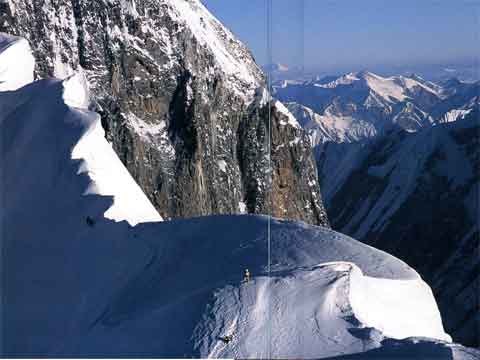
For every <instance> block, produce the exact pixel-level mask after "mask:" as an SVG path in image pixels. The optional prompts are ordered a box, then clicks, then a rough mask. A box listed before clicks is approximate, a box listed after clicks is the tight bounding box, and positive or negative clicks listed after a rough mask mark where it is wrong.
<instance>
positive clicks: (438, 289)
mask: <svg viewBox="0 0 480 360" xmlns="http://www.w3.org/2000/svg"><path fill="white" fill-rule="evenodd" d="M478 115H479V112H478V110H477V111H472V112H470V113H469V114H468V116H466V117H465V118H464V119H462V120H458V121H456V122H452V123H448V124H439V125H437V126H434V127H431V128H428V129H425V130H422V131H420V132H418V133H413V134H412V133H410V134H409V133H405V132H392V133H390V134H388V135H385V136H382V137H378V138H375V139H374V140H371V141H370V142H367V143H353V144H345V143H344V144H335V143H330V144H328V146H327V147H326V149H325V150H324V152H323V154H322V155H321V156H320V163H319V167H320V168H322V169H323V172H322V173H321V177H322V182H321V185H322V189H324V193H323V195H324V199H325V201H326V204H327V211H328V214H329V217H330V220H331V222H332V226H333V228H334V229H336V230H338V231H342V232H344V233H346V234H349V235H351V236H353V237H355V238H357V239H361V240H362V241H364V242H366V243H368V244H371V245H374V246H376V247H378V248H381V249H383V250H385V251H388V252H390V253H392V254H395V255H396V256H398V257H400V258H401V259H404V260H405V261H407V262H408V263H409V264H410V265H412V266H414V267H415V268H416V269H418V270H419V271H420V273H421V274H422V276H424V278H425V279H426V281H427V282H428V283H429V284H431V286H432V287H433V290H434V293H435V294H436V296H437V299H438V301H439V305H440V310H441V311H442V314H443V317H444V321H445V325H446V327H447V329H448V331H449V332H450V333H451V334H452V335H453V336H454V338H455V339H457V340H458V341H461V342H462V343H465V344H469V345H472V346H478V336H479V333H478V328H477V324H478V321H479V320H480V319H479V318H478V312H476V310H474V309H475V307H476V306H477V304H478V286H479V283H478V281H479V280H478V266H480V260H479V258H478V256H475V254H476V253H477V252H478V249H479V240H478V239H479V236H480V226H479V222H478V189H479V186H480V178H479V175H478V174H479V167H478V165H479V164H478V158H479V143H478V134H479V126H478ZM338 154H340V155H338ZM338 158H341V161H340V162H338V161H337V160H335V159H338ZM412 249H415V250H414V251H412Z"/></svg>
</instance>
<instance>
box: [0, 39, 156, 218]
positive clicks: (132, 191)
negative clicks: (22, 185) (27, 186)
mask: <svg viewBox="0 0 480 360" xmlns="http://www.w3.org/2000/svg"><path fill="white" fill-rule="evenodd" d="M5 43H7V44H10V46H4V47H3V49H5V50H4V51H3V52H1V53H0V67H1V66H5V68H6V70H7V72H8V74H9V75H11V74H13V76H12V77H11V78H10V81H9V82H8V85H9V87H15V86H19V85H21V86H23V85H25V84H24V82H25V81H26V80H29V78H28V77H25V76H23V75H22V74H30V73H32V74H33V69H34V62H33V61H30V60H33V57H31V53H30V48H29V46H28V43H27V42H26V41H25V40H18V39H16V38H13V39H12V38H10V37H8V36H6V35H1V36H0V44H5ZM11 49H14V52H13V53H12V52H11V51H10V50H11ZM0 51H1V48H0ZM5 54H6V55H5ZM12 54H13V55H16V58H15V61H12V60H11V55H12ZM24 58H27V59H28V62H24V61H21V59H24ZM4 59H5V61H3V60H4ZM19 59H20V60H19ZM27 65H28V66H29V67H26V66H27ZM16 74H20V75H19V78H20V80H17V76H16ZM26 88H27V89H26V90H24V91H23V89H20V90H18V91H17V92H5V93H3V95H2V99H1V100H2V101H1V103H0V108H2V109H8V111H6V110H4V111H3V112H2V114H0V120H1V121H0V123H2V125H4V126H6V127H7V129H8V128H9V127H11V126H13V123H14V122H19V123H21V124H23V126H25V127H27V128H33V129H34V131H32V133H31V134H24V133H22V132H18V133H16V132H15V133H11V134H10V136H12V137H14V138H16V139H17V141H18V142H19V143H20V144H21V143H23V142H26V144H28V143H29V141H30V142H32V143H35V144H36V141H37V140H36V139H43V138H49V137H50V136H51V134H58V136H59V137H60V139H56V140H55V141H53V142H48V141H45V142H42V144H41V149H37V151H39V152H40V153H41V156H42V157H45V156H48V158H47V159H48V160H49V161H54V159H59V158H61V157H62V156H63V155H64V154H62V151H67V148H65V147H67V146H68V147H71V153H70V156H71V158H70V160H72V161H79V162H80V166H79V168H78V172H77V175H80V176H78V178H77V179H76V180H75V181H77V182H78V183H82V181H83V180H82V176H83V175H86V176H87V177H88V179H89V182H88V185H87V186H86V188H85V190H84V193H83V195H101V196H107V197H111V199H112V204H111V205H110V206H109V207H108V209H107V210H106V212H105V213H104V216H105V217H107V218H109V219H112V220H115V221H123V220H126V221H128V222H129V223H130V224H132V225H135V224H137V223H140V222H150V221H161V220H162V219H161V217H160V215H159V214H158V212H157V211H156V210H155V208H154V207H153V205H152V204H151V203H150V201H149V200H148V199H147V197H146V196H145V195H144V194H143V192H142V190H141V189H140V187H139V186H138V185H137V184H136V183H135V181H134V180H133V178H132V177H131V175H130V174H129V173H128V171H127V169H126V168H125V167H124V166H123V164H122V163H121V162H120V160H119V158H118V157H117V155H116V154H115V152H114V150H113V149H112V147H111V145H110V144H109V143H108V142H107V141H106V140H105V136H104V135H105V134H104V130H103V128H102V126H101V122H100V116H99V115H98V114H96V113H93V112H90V111H88V110H87V107H88V103H89V100H88V99H89V95H88V86H87V82H86V80H85V78H84V77H83V76H82V75H81V74H77V75H74V76H71V77H69V78H67V79H65V80H63V81H55V80H48V81H38V82H35V83H32V84H30V85H28V86H26ZM27 99H28V100H27ZM25 104H28V105H25ZM17 112H19V113H21V114H24V115H23V116H22V117H20V118H18V119H17V118H16V116H17V115H16V113H17ZM25 112H27V113H26V115H25ZM11 114H12V115H11ZM52 114H53V115H52ZM38 124H42V126H38ZM15 131H19V130H18V129H16V130H15ZM62 131H63V132H64V133H65V134H67V136H64V135H62ZM25 136H27V137H25ZM62 137H65V139H63V138H62ZM73 139H75V140H73ZM38 141H40V140H38ZM68 141H74V142H73V143H68ZM13 150H14V149H11V151H13ZM15 151H16V152H17V153H19V154H23V156H25V157H28V158H30V157H34V156H35V150H32V152H31V153H30V152H29V149H28V148H25V149H18V148H17V149H15ZM16 161H19V162H20V163H22V164H23V163H25V162H26V161H27V159H23V160H22V159H16ZM29 161H31V160H29ZM57 161H60V160H57ZM38 162H39V163H41V162H42V160H41V158H39V159H38ZM9 165H10V166H12V168H9ZM16 166H18V165H15V162H12V163H9V162H8V161H7V166H6V169H9V171H11V172H13V173H15V171H16ZM39 171H43V170H39ZM12 176H14V174H12ZM33 180H34V179H33ZM52 181H54V183H55V186H56V187H62V186H66V185H65V184H62V183H61V182H59V183H57V181H59V180H58V179H52ZM95 215H97V214H95Z"/></svg>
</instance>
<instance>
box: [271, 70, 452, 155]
mask: <svg viewBox="0 0 480 360" xmlns="http://www.w3.org/2000/svg"><path fill="white" fill-rule="evenodd" d="M275 94H276V96H278V98H279V99H280V100H282V101H284V102H287V103H289V106H288V107H289V109H290V110H291V111H293V112H294V113H295V114H296V115H297V116H298V117H300V118H305V117H306V118H307V119H309V120H305V121H307V122H308V123H309V126H308V129H309V132H310V133H311V136H312V138H313V139H314V144H315V145H318V144H319V143H323V142H326V141H330V140H329V139H332V138H334V139H335V141H336V142H344V141H347V142H351V141H358V140H362V139H365V138H370V137H372V136H375V135H376V134H378V133H382V132H384V131H386V130H388V129H390V128H391V127H392V126H400V127H401V128H403V129H405V130H407V131H417V130H418V129H421V128H422V127H424V126H429V125H430V124H432V123H433V122H434V119H433V118H432V117H431V116H430V114H429V112H430V111H431V109H432V108H433V107H434V106H435V105H436V104H438V103H439V102H441V101H442V99H443V98H444V95H443V92H442V91H441V89H440V87H439V86H437V85H435V84H433V83H430V82H428V81H425V80H423V79H422V78H420V77H418V76H415V75H412V77H404V76H392V77H389V78H384V77H381V76H379V75H376V74H373V73H371V72H368V71H363V72H358V73H348V74H345V75H343V76H340V77H331V76H328V77H324V78H321V79H315V80H311V81H305V82H294V81H290V82H288V81H285V82H283V83H282V84H280V85H279V86H275ZM304 114H305V115H304ZM312 114H315V116H313V115H312Z"/></svg>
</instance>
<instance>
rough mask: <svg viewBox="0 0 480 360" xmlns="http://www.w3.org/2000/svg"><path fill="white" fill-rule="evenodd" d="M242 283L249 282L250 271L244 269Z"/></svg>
mask: <svg viewBox="0 0 480 360" xmlns="http://www.w3.org/2000/svg"><path fill="white" fill-rule="evenodd" d="M243 281H245V282H249V281H250V271H248V269H245V276H244V277H243Z"/></svg>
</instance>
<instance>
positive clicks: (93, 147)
mask: <svg viewBox="0 0 480 360" xmlns="http://www.w3.org/2000/svg"><path fill="white" fill-rule="evenodd" d="M1 80H2V79H1V78H0V81H1ZM67 81H68V80H67ZM70 85H72V84H68V83H66V82H61V81H57V80H42V81H39V82H36V83H33V84H30V85H28V86H26V87H24V88H22V89H19V90H18V91H15V92H2V93H0V132H1V133H2V135H3V142H2V144H1V155H2V180H3V182H2V190H3V192H2V194H3V198H2V213H1V216H2V228H3V237H2V248H3V254H2V255H3V257H2V272H3V282H2V300H3V303H2V310H3V314H2V315H3V318H2V323H3V324H2V325H3V326H4V328H5V329H8V331H6V332H4V334H3V343H2V352H3V354H4V355H9V356H14V355H16V356H19V355H20V356H39V355H48V356H83V357H87V356H134V357H143V356H155V357H166V358H167V357H209V356H210V357H236V358H239V357H242V358H243V357H268V356H271V357H275V358H325V357H330V356H337V355H342V354H358V353H361V352H365V351H367V353H365V355H366V354H370V353H371V352H372V351H373V352H375V351H376V352H377V353H378V352H380V354H382V353H383V354H385V353H388V354H390V353H392V352H396V353H397V355H398V351H400V354H406V353H407V351H413V352H414V354H419V353H420V351H422V349H423V347H425V346H427V347H428V348H429V351H430V350H431V351H433V352H431V354H433V355H434V356H435V357H434V358H441V359H452V358H458V359H468V358H469V357H467V356H470V354H473V355H472V356H476V355H475V354H478V353H477V352H475V351H474V350H470V349H467V350H468V351H467V350H465V349H464V348H462V347H458V346H456V345H452V344H448V343H446V342H444V341H445V340H446V341H448V340H449V336H448V335H447V334H445V333H444V332H443V328H442V325H441V321H440V317H439V313H438V310H437V307H436V304H435V300H434V299H433V296H432V294H431V292H430V289H429V288H428V286H426V284H425V283H424V282H423V281H422V280H421V279H420V278H419V276H418V274H417V273H416V272H415V271H414V270H412V269H411V268H409V267H408V266H407V265H406V264H405V263H403V262H401V261H399V260H398V259H396V258H394V257H392V256H390V255H388V254H386V253H384V252H381V251H378V250H375V249H373V248H371V247H368V246H365V245H363V244H361V243H359V242H357V241H355V240H353V239H351V238H349V237H347V236H344V235H341V234H338V233H336V232H333V231H331V230H327V229H323V228H319V227H315V226H309V225H305V224H302V223H298V222H287V221H280V220H273V221H272V223H271V250H272V251H271V264H272V268H271V270H272V272H271V274H270V275H271V276H267V275H268V273H267V234H268V233H267V225H268V219H267V218H266V217H262V216H222V217H208V218H199V219H190V220H180V221H172V222H165V223H164V222H154V223H142V224H138V225H136V226H135V227H132V226H131V225H130V224H129V223H128V222H130V223H132V224H134V223H137V222H139V223H140V222H145V221H150V220H152V217H153V218H154V219H153V220H158V219H159V218H156V216H155V214H154V213H153V212H151V211H150V210H151V209H152V207H151V204H150V203H149V202H148V199H147V198H146V197H145V196H144V195H143V194H142V193H141V191H140V190H139V188H138V187H135V185H136V184H134V183H132V182H133V180H131V177H129V175H128V173H127V172H126V170H125V168H124V167H123V166H122V165H121V163H120V162H119V160H118V158H116V157H115V154H114V153H113V150H112V149H111V147H110V146H109V145H108V143H107V142H106V141H105V140H104V139H103V131H102V130H101V127H100V125H99V124H100V123H99V119H98V116H97V115H96V114H94V113H91V112H88V111H87V110H84V109H79V108H73V107H68V106H67V105H66V104H65V101H67V102H68V103H70V101H68V100H67V99H71V97H70V96H65V93H67V95H68V94H69V91H71V92H70V94H72V93H75V91H80V92H81V91H82V90H81V87H77V85H78V84H76V83H73V85H74V86H73V88H69V86H70ZM79 95H80V96H79V98H80V97H81V96H83V94H79ZM107 163H109V164H108V165H107ZM121 190H125V194H122V193H120V192H121ZM112 209H113V210H112ZM109 212H110V213H109ZM109 214H115V215H114V216H113V215H112V216H111V218H112V219H113V220H111V219H109V218H108V217H109ZM132 216H133V218H132ZM90 220H91V221H90ZM121 220H125V221H121ZM353 264H354V265H353ZM245 268H248V269H249V270H250V272H251V273H252V275H253V278H252V280H251V281H250V282H248V283H243V282H242V276H243V272H244V270H245ZM412 291H413V293H412ZM412 294H414V297H415V300H416V301H411V299H410V296H412ZM373 327H377V329H375V328H373ZM380 330H383V331H385V334H388V335H389V336H390V337H393V338H404V337H408V336H417V337H418V336H425V337H429V338H434V339H436V340H432V339H431V340H428V339H418V338H416V339H403V340H392V339H388V338H385V337H384V334H382V333H381V331H380ZM232 334H233V341H232V342H231V343H230V344H228V345H226V344H224V343H223V342H222V341H221V340H220V337H221V336H225V335H232ZM398 344H400V345H401V346H400V345H398ZM412 349H413V350H412ZM415 351H416V352H415ZM465 351H467V352H466V353H465ZM454 354H460V355H458V356H456V357H454V356H453V355H454ZM465 354H467V355H465ZM357 356H359V355H357ZM362 356H363V355H362ZM360 358H363V357H360ZM412 358H415V357H412ZM420 358H421V357H420ZM470 358H472V357H470Z"/></svg>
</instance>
